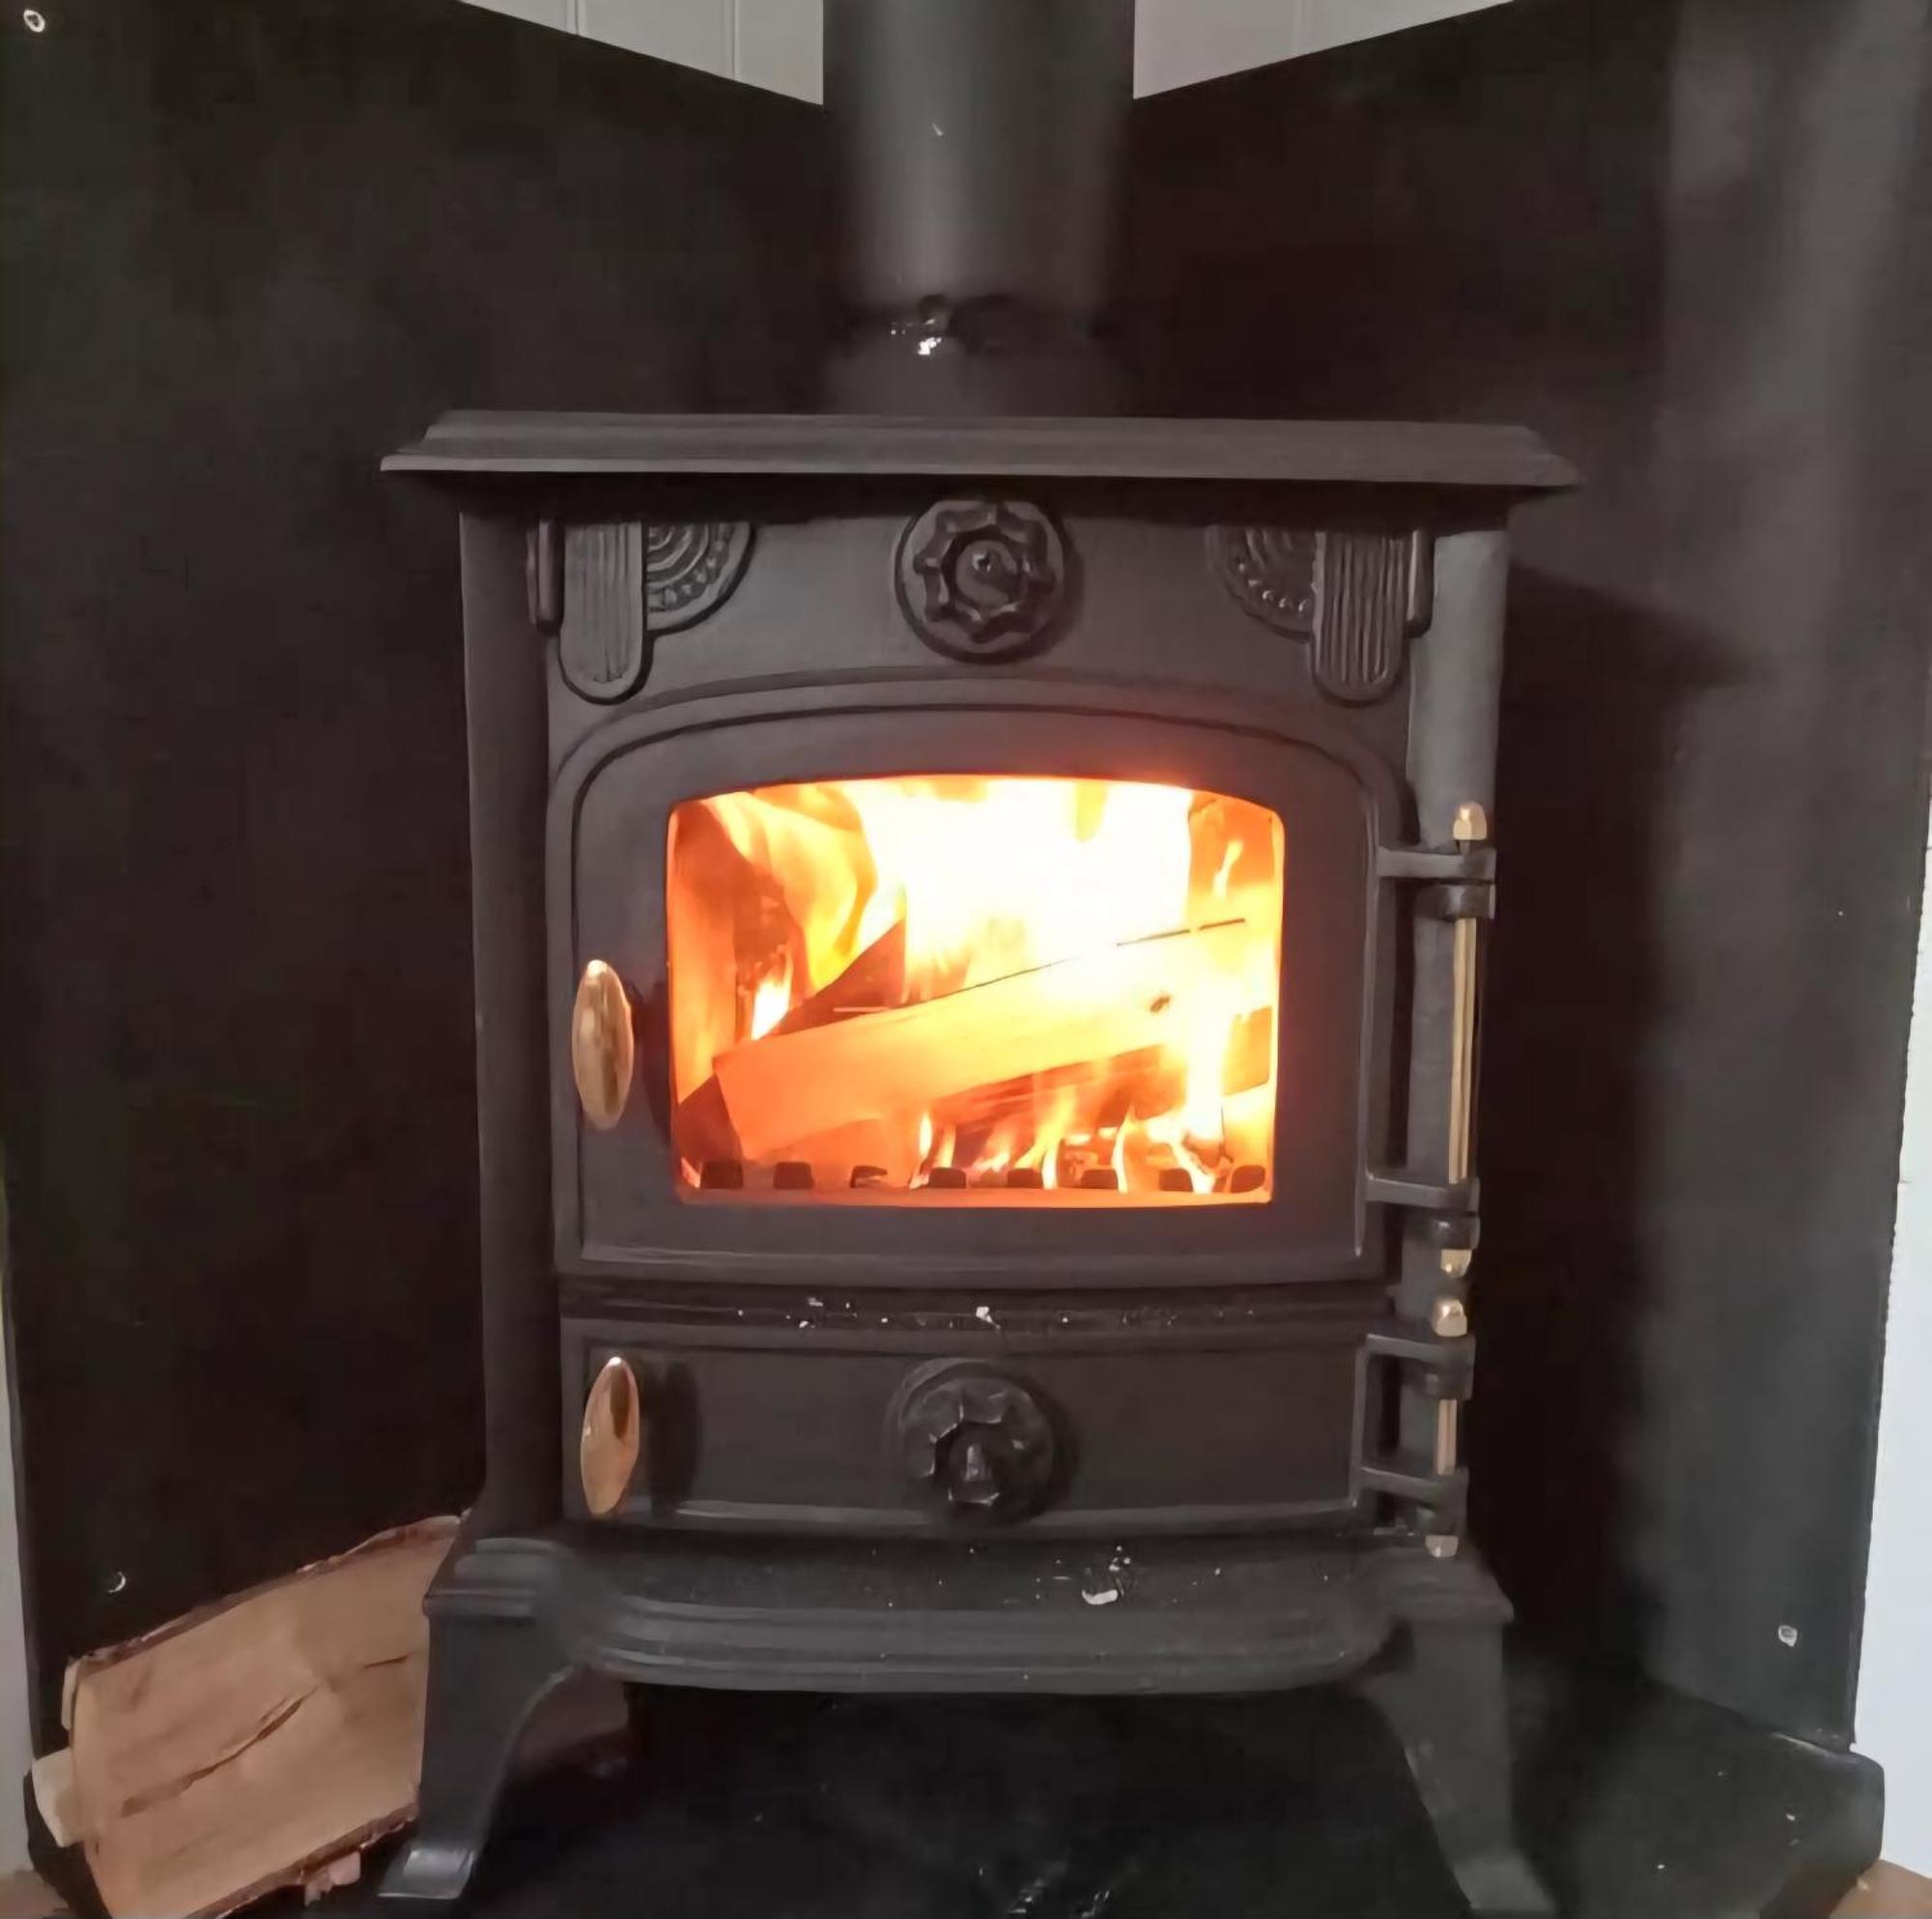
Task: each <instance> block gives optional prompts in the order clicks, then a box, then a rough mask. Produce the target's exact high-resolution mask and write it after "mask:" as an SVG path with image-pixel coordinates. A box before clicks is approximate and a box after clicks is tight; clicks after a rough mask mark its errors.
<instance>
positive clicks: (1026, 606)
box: [897, 499, 1066, 660]
mask: <svg viewBox="0 0 1932 1919" xmlns="http://www.w3.org/2000/svg"><path fill="white" fill-rule="evenodd" d="M897 581H898V595H899V605H900V607H902V608H903V609H904V612H905V616H906V619H907V620H908V621H909V622H910V624H911V626H912V630H913V631H914V632H915V633H916V634H918V635H919V636H920V638H921V639H923V641H924V642H925V643H926V645H928V646H930V647H932V648H933V649H934V650H935V651H936V652H939V653H946V654H950V655H952V658H953V659H955V660H1010V659H1012V658H1014V657H1015V656H1016V655H1018V654H1021V653H1027V652H1030V651H1032V650H1033V649H1034V648H1035V647H1037V646H1038V645H1040V644H1041V643H1042V642H1043V641H1044V640H1045V639H1046V637H1047V636H1048V634H1049V632H1050V630H1051V628H1052V626H1053V623H1054V621H1055V620H1056V619H1057V618H1058V617H1059V615H1060V613H1061V611H1062V609H1063V607H1065V601H1066V552H1065V546H1064V544H1063V543H1062V540H1061V537H1060V530H1059V528H1058V527H1056V526H1055V525H1054V523H1053V522H1052V521H1050V520H1049V519H1048V518H1047V517H1046V515H1045V514H1044V513H1042V512H1041V511H1040V510H1039V508H1038V507H1037V506H1030V505H1028V504H1027V503H1026V502H1025V501H1023V500H985V499H979V500H967V499H947V500H941V501H940V502H939V503H938V504H937V505H936V506H932V507H929V508H927V510H926V511H925V512H924V513H923V514H921V516H920V517H919V518H918V519H917V520H915V521H914V522H912V524H911V525H910V526H908V527H907V528H906V530H905V533H904V535H903V537H902V538H901V539H900V541H899V550H898V566H897Z"/></svg>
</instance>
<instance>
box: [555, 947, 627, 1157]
mask: <svg viewBox="0 0 1932 1919" xmlns="http://www.w3.org/2000/svg"><path fill="white" fill-rule="evenodd" d="M637 1051H638V1042H637V1035H636V1033H635V1031H634V1030H633V1029H632V1026H631V1000H630V995H629V994H627V993H626V992H625V991H624V982H623V981H622V980H621V979H619V978H618V977H617V975H616V974H615V972H614V971H612V969H611V968H610V967H608V966H606V965H605V964H604V962H603V961H602V960H596V959H594V960H592V961H591V962H590V963H589V965H587V966H586V967H585V968H584V969H583V977H582V979H580V980H579V981H578V982H577V999H576V1001H575V1002H574V1003H573V1005H572V1006H571V1009H570V1071H571V1077H572V1078H573V1079H574V1080H576V1082H577V1097H578V1099H579V1100H580V1101H582V1106H583V1116H584V1117H585V1118H586V1119H588V1120H589V1121H590V1123H591V1125H593V1126H595V1127H596V1128H597V1129H598V1131H599V1132H603V1133H608V1132H609V1131H610V1130H611V1127H613V1126H614V1125H616V1123H617V1122H618V1120H620V1119H621V1118H623V1116H624V1108H625V1107H626V1106H627V1105H629V1103H630V1098H631V1077H632V1075H633V1073H634V1072H635V1071H636V1069H637Z"/></svg>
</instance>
